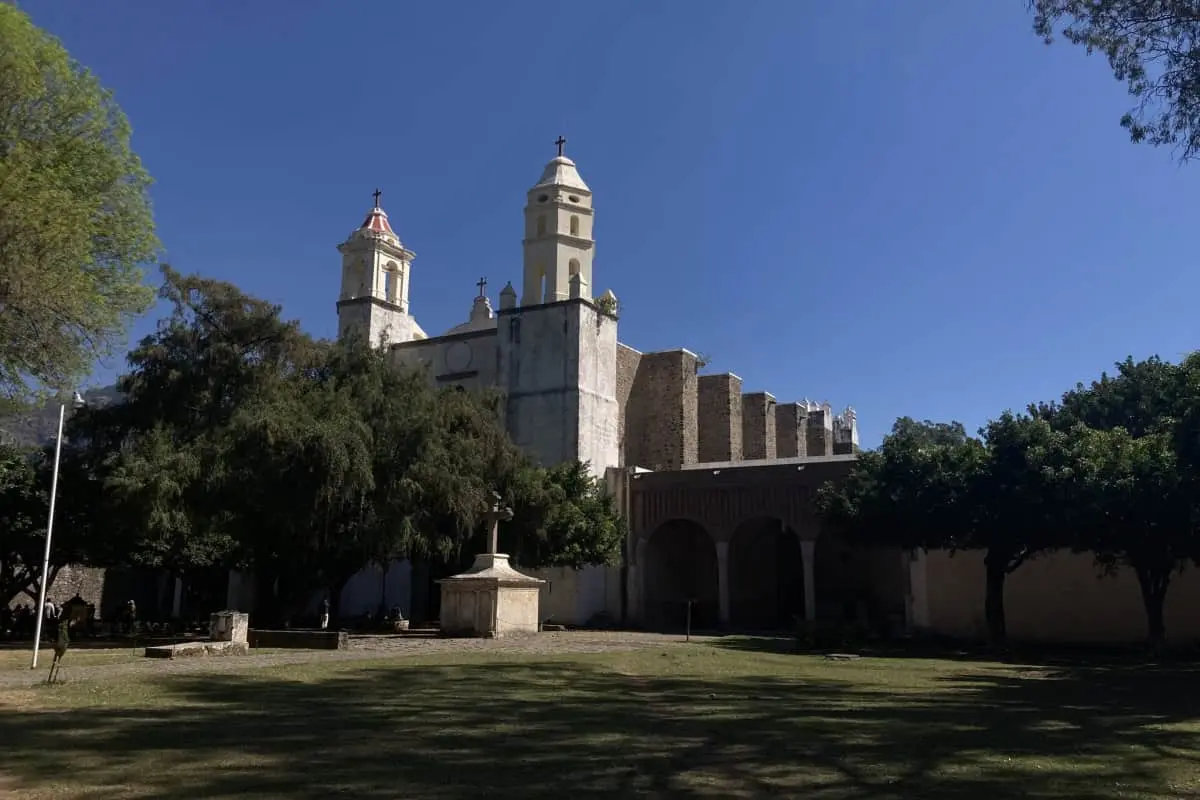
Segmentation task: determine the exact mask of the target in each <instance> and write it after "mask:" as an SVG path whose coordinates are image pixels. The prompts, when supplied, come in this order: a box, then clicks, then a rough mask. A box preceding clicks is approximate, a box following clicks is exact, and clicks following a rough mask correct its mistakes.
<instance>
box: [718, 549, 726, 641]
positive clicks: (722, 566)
mask: <svg viewBox="0 0 1200 800" xmlns="http://www.w3.org/2000/svg"><path fill="white" fill-rule="evenodd" d="M717 600H718V602H719V603H720V622H721V626H722V627H724V626H726V625H728V624H729V542H717Z"/></svg>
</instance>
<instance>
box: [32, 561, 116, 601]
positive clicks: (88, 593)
mask: <svg viewBox="0 0 1200 800" xmlns="http://www.w3.org/2000/svg"><path fill="white" fill-rule="evenodd" d="M104 576H105V571H104V569H103V568H100V567H83V566H80V565H78V564H68V565H67V566H65V567H63V568H62V569H60V570H59V571H58V574H57V575H56V576H55V577H54V582H53V583H51V584H50V588H49V589H48V590H46V600H48V601H50V602H52V603H54V604H55V605H61V604H62V603H65V602H66V601H68V600H70V599H71V598H72V597H74V596H75V595H76V594H78V595H79V596H80V597H82V598H83V599H84V600H86V601H87V602H89V603H95V605H96V608H97V609H99V608H100V601H101V600H102V599H103V597H104ZM22 603H28V604H29V605H31V606H32V605H36V603H37V597H30V596H29V595H27V594H25V593H24V592H22V593H21V594H18V595H17V596H16V598H15V599H14V600H13V605H21V604H22ZM97 613H99V612H98V611H97Z"/></svg>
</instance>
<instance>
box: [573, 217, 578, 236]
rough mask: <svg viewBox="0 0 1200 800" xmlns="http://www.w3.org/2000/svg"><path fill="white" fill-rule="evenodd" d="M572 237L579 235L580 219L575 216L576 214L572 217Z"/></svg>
mask: <svg viewBox="0 0 1200 800" xmlns="http://www.w3.org/2000/svg"><path fill="white" fill-rule="evenodd" d="M571 235H572V236H578V235H579V217H577V216H575V215H574V214H572V215H571Z"/></svg>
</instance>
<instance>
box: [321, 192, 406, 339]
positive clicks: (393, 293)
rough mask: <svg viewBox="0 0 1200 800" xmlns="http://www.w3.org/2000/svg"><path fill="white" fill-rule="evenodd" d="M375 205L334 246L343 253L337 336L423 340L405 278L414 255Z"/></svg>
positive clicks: (378, 195)
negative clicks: (356, 332) (357, 333)
mask: <svg viewBox="0 0 1200 800" xmlns="http://www.w3.org/2000/svg"><path fill="white" fill-rule="evenodd" d="M381 194H382V192H380V191H379V190H378V189H376V190H375V194H374V197H375V206H374V208H372V209H371V210H370V211H368V212H367V217H366V219H364V220H363V223H362V225H360V226H359V227H358V229H357V230H355V231H354V232H353V233H351V234H350V236H349V238H347V239H346V241H344V242H342V243H341V244H340V245H338V250H339V251H340V252H341V254H342V291H341V294H340V296H339V298H338V303H337V310H338V335H339V336H345V335H346V334H348V333H349V332H350V331H352V330H355V329H357V330H361V331H362V332H363V333H364V334H365V335H366V337H367V340H368V341H370V342H371V344H373V345H386V344H397V343H399V342H408V341H412V340H413V339H424V338H425V332H424V331H422V330H421V327H420V326H419V325H417V321H416V320H415V319H413V317H412V315H411V314H409V312H408V289H409V279H410V276H411V272H412V262H413V259H414V258H416V254H415V253H413V252H412V251H411V250H409V249H407V248H406V247H405V246H404V243H403V242H401V241H400V237H399V236H397V235H396V232H395V231H394V230H392V225H391V223H390V222H389V221H388V216H387V212H385V211H384V210H383V208H381V207H380V205H379V197H380V195H381Z"/></svg>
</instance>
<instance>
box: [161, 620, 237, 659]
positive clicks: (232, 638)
mask: <svg viewBox="0 0 1200 800" xmlns="http://www.w3.org/2000/svg"><path fill="white" fill-rule="evenodd" d="M249 633H250V615H249V614H242V613H239V612H237V611H218V612H217V613H215V614H213V615H212V616H211V617H209V619H208V639H209V640H208V641H207V642H182V643H180V644H163V645H158V646H155V647H147V648H146V650H145V656H146V658H188V657H192V656H244V655H246V654H247V653H249V652H250V644H249V642H248V636H249Z"/></svg>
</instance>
